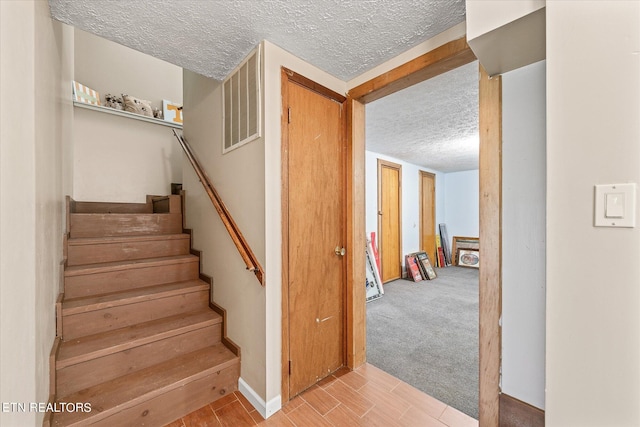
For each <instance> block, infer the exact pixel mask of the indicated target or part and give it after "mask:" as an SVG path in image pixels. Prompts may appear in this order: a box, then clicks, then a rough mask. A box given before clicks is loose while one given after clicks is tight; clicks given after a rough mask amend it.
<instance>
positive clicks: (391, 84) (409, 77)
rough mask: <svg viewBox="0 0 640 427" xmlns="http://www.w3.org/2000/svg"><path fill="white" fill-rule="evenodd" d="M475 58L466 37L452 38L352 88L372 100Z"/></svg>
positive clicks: (361, 97) (364, 100)
mask: <svg viewBox="0 0 640 427" xmlns="http://www.w3.org/2000/svg"><path fill="white" fill-rule="evenodd" d="M475 60H476V56H475V55H474V53H473V51H472V50H471V48H470V47H469V45H468V44H467V39H466V38H464V37H463V38H460V39H458V40H453V41H450V42H449V43H446V44H444V45H442V46H440V47H438V48H436V49H434V50H432V51H429V52H427V53H425V54H423V55H421V56H419V57H417V58H415V59H413V60H411V61H409V62H407V63H405V64H402V65H400V66H399V67H396V68H394V69H393V70H391V71H388V72H386V73H384V74H381V75H379V76H378V77H375V78H373V79H371V80H369V81H368V82H365V83H362V84H361V85H359V86H356V87H355V88H353V89H351V90H350V91H349V96H351V97H352V98H353V99H356V100H358V101H360V102H362V103H365V104H366V103H369V102H372V101H375V100H377V99H380V98H382V97H384V96H387V95H391V94H392V93H396V92H398V91H401V90H402V89H405V88H408V87H409V86H413V85H414V84H416V83H420V82H422V81H425V80H427V79H430V78H432V77H435V76H438V75H440V74H443V73H446V72H447V71H450V70H453V69H455V68H458V67H460V66H462V65H465V64H468V63H470V62H473V61H475Z"/></svg>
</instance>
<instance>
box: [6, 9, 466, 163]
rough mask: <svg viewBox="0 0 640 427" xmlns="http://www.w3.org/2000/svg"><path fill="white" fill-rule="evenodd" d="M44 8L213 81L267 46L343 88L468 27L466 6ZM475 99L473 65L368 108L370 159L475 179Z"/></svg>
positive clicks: (101, 34)
mask: <svg viewBox="0 0 640 427" xmlns="http://www.w3.org/2000/svg"><path fill="white" fill-rule="evenodd" d="M0 1H2V0H0ZM49 5H50V8H51V15H52V17H53V18H55V19H57V20H59V21H62V22H65V23H67V24H70V25H73V26H75V27H77V28H80V29H82V30H85V31H88V32H90V33H93V34H96V35H99V36H101V37H104V38H106V39H109V40H112V41H115V42H117V43H120V44H122V45H125V46H128V47H130V48H133V49H135V50H138V51H141V52H144V53H146V54H149V55H152V56H154V57H156V58H160V59H163V60H165V61H167V62H170V63H173V64H175V65H178V66H180V67H183V68H186V69H189V70H191V71H195V72H197V73H200V74H202V75H205V76H207V77H211V78H214V79H216V80H223V79H224V78H225V77H226V76H227V75H228V74H229V73H230V72H231V71H232V70H233V69H234V68H235V67H236V66H237V65H238V64H239V63H240V61H241V60H242V59H244V57H245V56H246V55H247V53H248V52H249V51H250V50H251V49H253V48H254V47H255V46H256V45H257V44H258V43H259V42H260V41H261V40H263V39H266V40H269V41H270V42H272V43H274V44H276V45H278V46H280V47H281V48H283V49H285V50H287V51H289V52H291V53H292V54H294V55H295V56H297V57H299V58H301V59H303V60H305V61H307V62H309V63H311V64H313V65H314V66H316V67H318V68H320V69H323V70H325V71H327V72H328V73H330V74H332V75H334V76H336V77H338V78H340V79H342V80H345V81H348V80H350V79H352V78H353V77H356V76H358V75H361V74H362V73H364V72H366V71H368V70H370V69H372V68H373V67H375V66H376V65H379V64H381V63H383V62H385V61H387V60H389V59H391V58H393V57H395V56H397V55H398V54H400V53H403V52H405V51H406V50H408V49H410V48H412V47H414V46H416V45H418V44H420V43H421V42H423V41H425V40H427V39H429V38H431V37H433V36H435V35H436V34H439V33H441V32H443V31H445V30H447V29H448V28H451V27H453V26H454V25H456V24H458V23H460V22H463V21H464V19H465V2H464V0H128V1H127V0H49ZM472 68H473V70H471V69H472ZM465 70H466V71H465ZM477 98H478V97H477V65H476V66H467V67H465V68H464V70H456V71H454V72H452V73H447V74H445V75H443V76H439V77H437V78H435V79H431V80H429V81H427V82H425V83H422V84H420V85H417V86H414V87H412V88H409V89H407V90H405V91H402V92H400V93H397V94H394V95H392V96H389V97H386V98H383V99H381V100H379V101H376V102H375V103H372V104H370V105H368V106H367V149H368V150H371V151H376V152H379V153H382V154H387V155H390V156H394V157H397V158H400V159H403V160H406V161H408V162H411V163H414V164H418V165H421V166H425V167H429V168H433V169H436V170H441V171H444V172H447V171H449V172H450V171H455V170H466V169H475V168H477V152H478V143H477ZM463 147H468V148H469V152H468V153H464V152H463Z"/></svg>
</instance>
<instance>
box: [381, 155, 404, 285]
mask: <svg viewBox="0 0 640 427" xmlns="http://www.w3.org/2000/svg"><path fill="white" fill-rule="evenodd" d="M383 167H387V168H390V169H395V170H397V171H398V222H399V223H400V226H399V230H398V262H399V263H400V278H402V165H400V164H398V163H393V162H390V161H388V160H382V159H378V248H380V254H381V255H380V279H381V280H382V272H383V271H384V266H383V265H382V240H383V237H382V221H381V220H380V216H381V215H380V212H381V211H382V168H383Z"/></svg>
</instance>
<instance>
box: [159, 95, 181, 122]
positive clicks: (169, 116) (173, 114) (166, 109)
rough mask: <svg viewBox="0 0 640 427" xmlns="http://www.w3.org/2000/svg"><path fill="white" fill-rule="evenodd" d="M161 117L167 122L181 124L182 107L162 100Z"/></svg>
mask: <svg viewBox="0 0 640 427" xmlns="http://www.w3.org/2000/svg"><path fill="white" fill-rule="evenodd" d="M162 117H163V118H164V120H165V121H167V122H171V123H179V124H182V105H180V104H176V103H175V102H171V101H167V100H166V99H163V100H162Z"/></svg>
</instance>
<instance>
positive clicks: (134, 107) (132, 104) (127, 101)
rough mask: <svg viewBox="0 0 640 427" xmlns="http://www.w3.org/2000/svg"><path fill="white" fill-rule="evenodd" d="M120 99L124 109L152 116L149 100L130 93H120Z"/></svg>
mask: <svg viewBox="0 0 640 427" xmlns="http://www.w3.org/2000/svg"><path fill="white" fill-rule="evenodd" d="M122 100H123V101H124V109H125V111H128V112H130V113H135V114H141V115H143V116H147V117H153V110H152V109H151V103H150V102H149V101H145V100H144V99H138V98H136V97H133V96H131V95H125V94H124V93H123V94H122Z"/></svg>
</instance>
